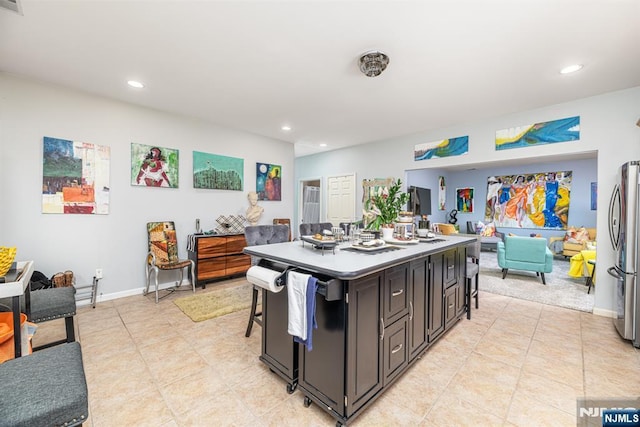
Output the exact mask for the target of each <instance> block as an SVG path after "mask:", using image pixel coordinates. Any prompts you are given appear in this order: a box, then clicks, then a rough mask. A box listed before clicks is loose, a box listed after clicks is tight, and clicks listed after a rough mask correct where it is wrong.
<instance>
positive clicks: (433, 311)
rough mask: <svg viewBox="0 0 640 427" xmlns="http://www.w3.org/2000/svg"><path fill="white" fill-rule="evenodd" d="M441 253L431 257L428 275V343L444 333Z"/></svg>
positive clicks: (442, 255)
mask: <svg viewBox="0 0 640 427" xmlns="http://www.w3.org/2000/svg"><path fill="white" fill-rule="evenodd" d="M443 258H444V254H443V253H438V254H435V255H431V269H430V274H429V342H433V341H435V339H436V338H437V337H438V336H439V335H440V334H441V333H442V332H443V331H444V311H443V306H444V280H443V274H444V273H443Z"/></svg>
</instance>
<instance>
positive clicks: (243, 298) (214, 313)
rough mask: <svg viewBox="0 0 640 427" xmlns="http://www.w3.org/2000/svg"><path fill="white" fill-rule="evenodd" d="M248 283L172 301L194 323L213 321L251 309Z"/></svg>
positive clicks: (250, 288)
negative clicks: (215, 318) (216, 318)
mask: <svg viewBox="0 0 640 427" xmlns="http://www.w3.org/2000/svg"><path fill="white" fill-rule="evenodd" d="M252 286H253V285H251V284H250V283H246V284H243V285H240V286H234V287H231V288H226V289H218V290H214V291H211V292H207V293H203V294H199V295H192V296H188V297H183V298H178V299H176V300H175V301H174V303H175V305H177V306H178V307H179V308H180V310H182V311H183V312H184V314H186V315H187V316H189V317H190V318H191V320H193V321H194V322H202V321H203V320H208V319H213V318H214V317H219V316H224V315H225V314H229V313H233V312H236V311H240V310H244V309H245V308H249V307H251V294H252V292H251V290H252Z"/></svg>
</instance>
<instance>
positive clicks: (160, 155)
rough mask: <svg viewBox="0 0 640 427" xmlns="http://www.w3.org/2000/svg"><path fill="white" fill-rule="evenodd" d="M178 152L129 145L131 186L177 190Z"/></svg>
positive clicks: (152, 146)
mask: <svg viewBox="0 0 640 427" xmlns="http://www.w3.org/2000/svg"><path fill="white" fill-rule="evenodd" d="M178 154H179V153H178V150H175V149H172V148H165V147H158V146H154V145H144V144H135V143H131V185H139V186H142V187H165V188H178V176H179V175H178V165H179V155H178Z"/></svg>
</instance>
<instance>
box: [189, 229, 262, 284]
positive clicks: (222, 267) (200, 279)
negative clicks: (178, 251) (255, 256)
mask: <svg viewBox="0 0 640 427" xmlns="http://www.w3.org/2000/svg"><path fill="white" fill-rule="evenodd" d="M194 237H195V242H194V244H193V247H192V248H190V249H189V250H188V251H187V254H188V256H189V259H192V260H193V261H194V262H195V264H196V271H195V272H194V276H195V278H196V286H200V285H202V288H203V289H204V288H205V285H206V282H209V281H212V280H216V279H220V278H225V277H229V276H234V275H237V274H244V273H246V271H247V270H248V269H249V267H251V257H250V256H249V255H245V254H243V253H242V250H243V249H244V247H245V246H247V241H246V240H245V238H244V234H208V235H207V234H203V235H197V236H194Z"/></svg>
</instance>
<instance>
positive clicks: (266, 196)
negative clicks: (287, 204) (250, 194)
mask: <svg viewBox="0 0 640 427" xmlns="http://www.w3.org/2000/svg"><path fill="white" fill-rule="evenodd" d="M281 178H282V166H279V165H270V164H269V163H256V193H258V200H282V195H281V192H282V182H281Z"/></svg>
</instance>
